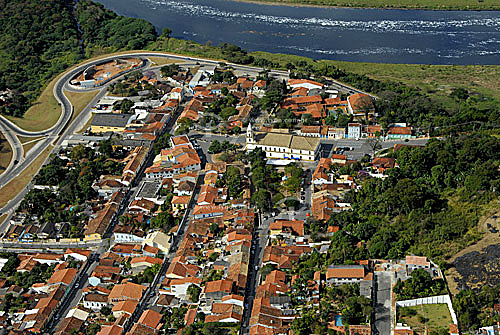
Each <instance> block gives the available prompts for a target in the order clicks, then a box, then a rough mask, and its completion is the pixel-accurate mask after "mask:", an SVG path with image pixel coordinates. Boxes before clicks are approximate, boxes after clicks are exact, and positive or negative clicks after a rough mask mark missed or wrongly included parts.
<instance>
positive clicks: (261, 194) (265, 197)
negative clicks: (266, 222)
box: [252, 189, 270, 211]
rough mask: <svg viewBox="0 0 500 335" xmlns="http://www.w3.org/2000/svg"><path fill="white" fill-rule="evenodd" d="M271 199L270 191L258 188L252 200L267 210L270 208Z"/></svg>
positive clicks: (260, 207) (258, 206)
mask: <svg viewBox="0 0 500 335" xmlns="http://www.w3.org/2000/svg"><path fill="white" fill-rule="evenodd" d="M269 201H270V195H269V192H268V191H267V190H265V189H260V190H257V191H256V192H255V193H254V194H253V195H252V202H253V203H254V204H255V205H256V206H257V208H259V209H260V210H263V211H266V210H267V209H269Z"/></svg>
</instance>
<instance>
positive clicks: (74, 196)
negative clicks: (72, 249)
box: [19, 140, 123, 237]
mask: <svg viewBox="0 0 500 335" xmlns="http://www.w3.org/2000/svg"><path fill="white" fill-rule="evenodd" d="M69 157H70V158H71V163H70V165H72V167H71V168H69V167H68V166H67V163H68V161H67V160H64V159H61V158H59V157H58V156H55V155H54V156H52V158H51V160H50V162H49V163H48V164H46V165H45V166H43V167H42V168H41V169H40V172H39V173H38V174H37V175H36V177H35V179H34V183H35V184H38V185H46V186H57V192H55V191H53V190H51V189H41V190H40V189H32V190H30V192H28V194H26V196H25V197H24V199H23V201H22V202H21V205H20V207H19V208H20V209H21V210H26V211H28V212H29V213H30V214H31V215H36V216H38V218H39V219H40V221H41V222H69V223H70V228H69V229H70V232H69V234H68V235H69V236H71V237H83V224H84V218H83V217H82V216H80V215H79V213H80V212H81V210H82V208H80V206H78V205H80V204H82V203H84V202H85V201H86V200H90V199H92V198H93V197H94V196H95V194H96V192H95V190H94V189H93V188H92V184H93V183H94V181H95V180H97V178H99V177H100V176H101V175H102V174H117V173H118V174H121V172H122V169H123V164H121V163H118V162H116V161H114V160H112V159H109V158H119V157H115V155H114V153H113V150H112V147H111V140H107V141H103V142H101V143H100V145H99V151H98V152H96V151H94V150H93V149H91V148H86V147H84V146H82V145H78V146H76V147H74V148H73V149H72V150H71V152H70V153H69ZM68 207H71V210H68Z"/></svg>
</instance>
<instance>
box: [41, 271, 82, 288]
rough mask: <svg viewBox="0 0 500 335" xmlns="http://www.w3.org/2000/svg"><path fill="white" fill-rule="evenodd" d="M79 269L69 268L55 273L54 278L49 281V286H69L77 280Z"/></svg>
mask: <svg viewBox="0 0 500 335" xmlns="http://www.w3.org/2000/svg"><path fill="white" fill-rule="evenodd" d="M77 272H78V271H77V269H74V268H67V269H63V270H59V271H54V273H53V274H52V276H51V277H50V278H49V280H48V281H47V285H48V286H50V285H59V284H62V285H64V286H69V285H71V283H72V282H73V280H74V279H75V278H76V274H77Z"/></svg>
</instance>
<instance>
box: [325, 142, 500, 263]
mask: <svg viewBox="0 0 500 335" xmlns="http://www.w3.org/2000/svg"><path fill="white" fill-rule="evenodd" d="M498 150H500V140H499V139H498V138H495V137H492V136H488V135H479V134H474V135H469V136H460V137H457V138H448V139H445V140H430V141H429V142H428V143H427V145H426V146H425V147H421V148H420V147H419V148H412V147H406V148H403V149H402V150H400V151H397V152H396V153H395V154H394V156H395V157H397V160H398V163H399V166H400V168H399V169H394V170H391V172H390V173H389V178H387V179H385V180H375V179H369V180H366V181H365V182H363V184H362V185H363V188H362V189H361V190H359V191H358V192H353V191H350V192H348V193H347V195H346V198H345V200H346V201H348V202H350V203H351V204H352V207H353V209H354V210H353V211H352V212H344V213H338V214H334V215H332V217H331V218H330V222H329V224H330V225H336V226H339V227H340V230H339V231H338V232H337V233H335V234H334V235H333V243H332V245H331V247H330V250H329V251H328V258H329V264H331V263H335V264H345V263H346V262H352V261H354V260H361V259H367V258H390V259H399V258H402V257H404V256H405V255H406V254H408V253H414V254H417V255H425V256H428V257H429V258H432V259H433V260H435V261H444V259H445V258H446V257H449V256H450V255H452V254H453V253H454V252H456V251H457V250H459V249H461V248H463V247H465V246H466V245H468V244H470V243H472V242H474V241H476V240H477V239H478V237H479V236H478V234H477V232H476V230H475V228H476V227H477V220H478V218H479V216H480V214H481V213H480V212H481V211H480V209H479V208H480V206H481V205H482V204H486V203H488V202H489V201H490V200H491V199H493V198H494V197H496V196H498V190H499V187H498V183H499V182H500V178H499V175H498V163H499V159H500V153H499V151H498ZM353 173H354V174H355V171H353ZM457 222H459V223H460V224H457ZM356 244H358V247H356ZM360 245H361V246H360ZM436 245H440V247H439V248H435V246H436Z"/></svg>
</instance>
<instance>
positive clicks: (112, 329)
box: [97, 325, 123, 335]
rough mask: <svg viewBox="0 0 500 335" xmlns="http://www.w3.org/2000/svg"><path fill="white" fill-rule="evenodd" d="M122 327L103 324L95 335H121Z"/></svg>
mask: <svg viewBox="0 0 500 335" xmlns="http://www.w3.org/2000/svg"><path fill="white" fill-rule="evenodd" d="M122 333H123V328H122V327H120V326H117V325H111V326H105V325H103V326H102V328H101V330H100V331H99V332H98V333H97V335H121V334H122Z"/></svg>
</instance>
